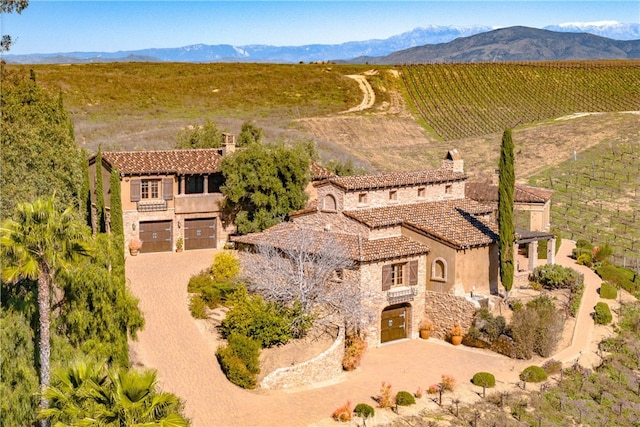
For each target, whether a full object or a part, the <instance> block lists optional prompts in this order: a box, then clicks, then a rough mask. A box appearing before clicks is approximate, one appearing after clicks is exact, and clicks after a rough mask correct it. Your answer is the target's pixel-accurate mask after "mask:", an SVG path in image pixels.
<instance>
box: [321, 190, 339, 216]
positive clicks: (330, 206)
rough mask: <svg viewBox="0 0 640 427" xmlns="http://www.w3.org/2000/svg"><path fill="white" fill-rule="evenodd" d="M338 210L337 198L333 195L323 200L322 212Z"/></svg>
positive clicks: (328, 195)
mask: <svg viewBox="0 0 640 427" xmlns="http://www.w3.org/2000/svg"><path fill="white" fill-rule="evenodd" d="M336 209H337V204H336V198H335V197H333V195H331V194H327V195H326V196H324V199H322V210H323V211H330V212H335V211H336Z"/></svg>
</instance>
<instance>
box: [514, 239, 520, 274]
mask: <svg viewBox="0 0 640 427" xmlns="http://www.w3.org/2000/svg"><path fill="white" fill-rule="evenodd" d="M518 246H519V245H518V243H514V244H513V268H514V269H515V273H518V271H520V262H519V261H518Z"/></svg>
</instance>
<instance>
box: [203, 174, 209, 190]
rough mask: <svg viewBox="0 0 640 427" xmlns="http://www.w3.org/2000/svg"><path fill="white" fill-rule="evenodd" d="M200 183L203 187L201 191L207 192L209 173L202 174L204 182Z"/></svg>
mask: <svg viewBox="0 0 640 427" xmlns="http://www.w3.org/2000/svg"><path fill="white" fill-rule="evenodd" d="M202 185H203V186H204V188H203V189H202V192H203V193H204V194H209V175H205V176H204V184H202Z"/></svg>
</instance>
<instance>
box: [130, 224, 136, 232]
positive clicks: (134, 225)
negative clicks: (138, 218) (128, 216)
mask: <svg viewBox="0 0 640 427" xmlns="http://www.w3.org/2000/svg"><path fill="white" fill-rule="evenodd" d="M131 228H133V229H134V231H135V229H136V223H135V222H134V223H133V224H131Z"/></svg>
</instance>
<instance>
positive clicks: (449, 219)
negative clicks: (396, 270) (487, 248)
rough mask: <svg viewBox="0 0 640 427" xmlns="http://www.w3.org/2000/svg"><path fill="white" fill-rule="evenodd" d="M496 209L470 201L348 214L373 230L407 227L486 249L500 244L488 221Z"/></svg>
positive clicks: (453, 201) (458, 246)
mask: <svg viewBox="0 0 640 427" xmlns="http://www.w3.org/2000/svg"><path fill="white" fill-rule="evenodd" d="M492 211H493V207H492V206H490V205H486V204H481V203H478V202H476V201H474V200H471V199H457V200H450V201H443V202H426V203H416V204H411V205H398V206H388V207H381V208H373V209H361V210H353V211H346V212H344V214H345V215H346V216H348V217H350V218H353V219H354V220H356V221H359V222H361V223H363V224H365V225H367V226H368V227H370V228H380V227H388V226H393V225H400V224H402V225H405V226H408V227H412V228H414V229H417V230H419V231H422V232H424V233H426V234H428V235H430V236H432V237H434V238H436V239H438V240H440V241H443V242H447V243H449V244H451V245H453V246H455V247H457V248H464V247H473V246H484V245H487V244H490V243H493V242H495V241H496V240H497V238H498V235H497V230H498V227H497V224H496V223H495V221H493V220H489V219H486V217H487V216H488V215H490V214H491V213H492Z"/></svg>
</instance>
